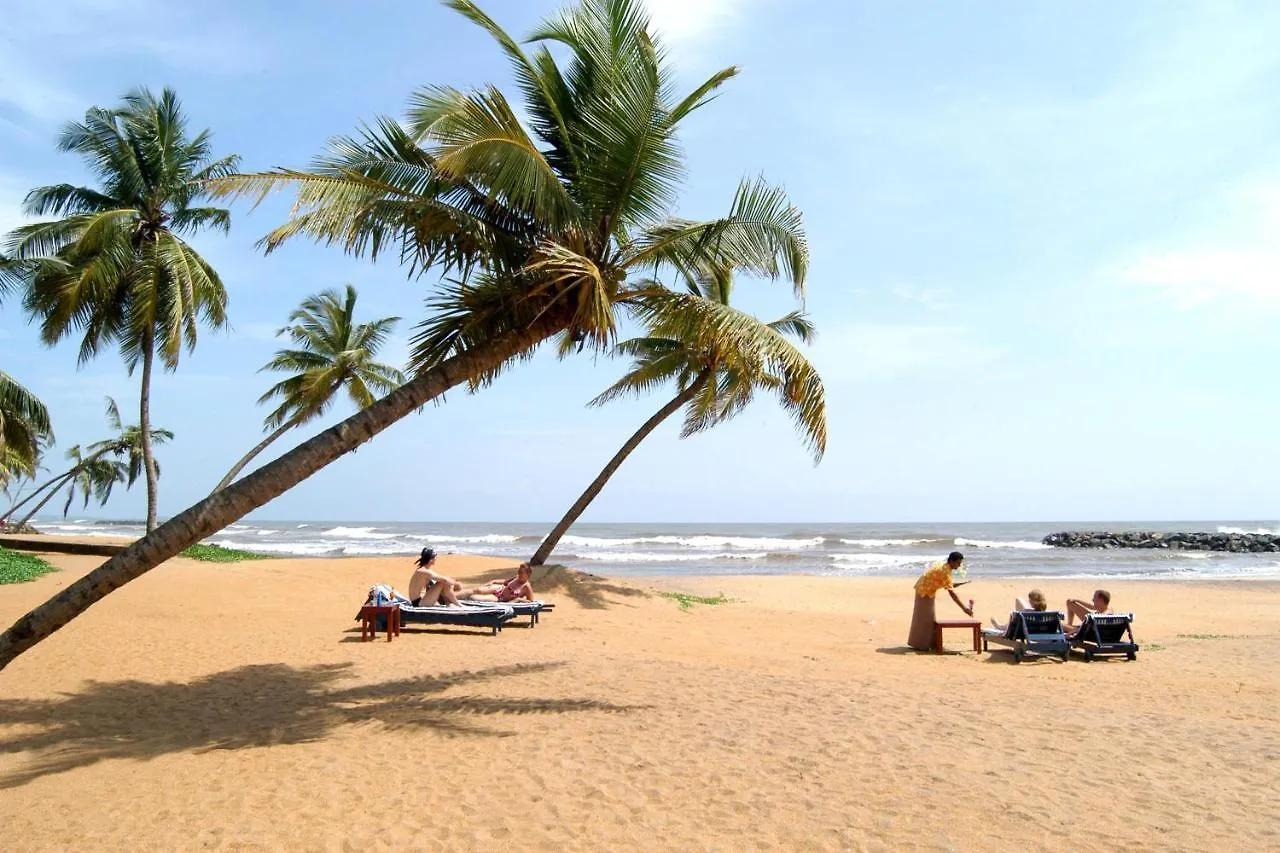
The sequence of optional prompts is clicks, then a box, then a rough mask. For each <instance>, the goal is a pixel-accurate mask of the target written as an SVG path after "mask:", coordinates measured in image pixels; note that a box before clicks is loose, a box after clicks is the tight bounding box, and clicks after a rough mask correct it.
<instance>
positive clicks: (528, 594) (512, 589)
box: [458, 563, 533, 601]
mask: <svg viewBox="0 0 1280 853" xmlns="http://www.w3.org/2000/svg"><path fill="white" fill-rule="evenodd" d="M532 575H533V569H531V568H529V564H528V563H521V564H520V567H519V568H518V569H516V576H515V577H513V578H511V579H510V580H505V581H489V582H488V583H487V584H484V585H483V586H478V587H476V588H475V589H464V590H462V591H461V592H459V593H458V598H469V599H472V600H474V601H518V600H520V599H524V600H525V601H533V585H532V584H530V583H529V578H530V577H531V576H532Z"/></svg>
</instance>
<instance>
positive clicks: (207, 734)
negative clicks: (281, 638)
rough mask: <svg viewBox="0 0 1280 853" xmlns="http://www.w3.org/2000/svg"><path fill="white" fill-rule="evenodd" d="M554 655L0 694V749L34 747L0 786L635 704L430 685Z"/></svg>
mask: <svg viewBox="0 0 1280 853" xmlns="http://www.w3.org/2000/svg"><path fill="white" fill-rule="evenodd" d="M562 666H564V663H563V662H551V663H532V664H513V665H507V666H496V667H490V668H486V669H480V670H462V671H458V672H451V673H443V674H438V675H423V676H418V677H416V678H406V679H399V680H395V681H384V682H381V683H378V684H363V685H357V686H353V687H346V688H343V687H338V686H337V682H338V681H340V680H342V679H344V678H345V677H347V676H348V675H349V674H350V668H351V665H350V664H345V663H343V664H321V665H318V666H310V667H303V668H296V667H291V666H287V665H285V664H263V665H257V666H243V667H239V668H236V669H231V670H226V671H224V672H218V673H214V674H212V675H208V676H205V677H203V678H199V679H196V680H195V681H192V682H190V683H187V684H182V683H178V682H162V683H153V682H146V681H114V682H92V681H91V682H88V683H87V684H86V685H85V687H84V688H83V689H81V690H79V691H77V692H75V693H70V694H65V695H64V696H63V697H61V698H57V699H5V700H0V725H4V726H20V727H21V729H22V730H23V733H21V734H17V735H15V736H11V737H5V738H4V739H3V740H0V752H3V753H20V752H30V753H34V755H33V756H32V758H31V760H30V762H29V763H27V764H26V765H25V766H23V767H19V768H17V769H15V770H13V771H11V772H9V773H8V774H6V775H4V776H0V788H15V787H18V786H21V785H24V784H26V783H28V782H31V781H34V780H35V779H39V778H41V777H43V776H48V775H51V774H56V773H62V772H65V771H67V770H73V769H75V768H77V767H86V766H89V765H91V764H95V763H97V762H99V761H107V760H111V759H125V758H129V759H135V760H147V759H151V758H156V757H159V756H162V755H167V754H170V753H175V752H197V753H200V752H206V751H208V750H213V749H250V748H254V747H264V746H274V745H277V744H303V743H311V742H314V741H319V740H322V739H323V738H325V737H326V736H327V735H328V734H330V733H331V732H332V731H334V730H335V729H337V728H339V727H341V726H349V725H359V724H361V723H370V722H376V723H380V724H381V725H382V726H384V727H386V728H388V729H391V730H405V731H409V730H419V731H420V730H424V729H427V730H432V731H435V732H439V733H443V734H445V735H447V736H481V737H508V736H512V735H515V734H516V732H514V731H511V730H506V729H497V728H492V727H488V726H484V725H480V724H478V723H477V722H476V720H478V718H481V717H485V716H492V715H506V714H516V715H521V714H564V713H569V712H574V711H603V712H611V713H621V712H626V711H631V710H637V709H640V708H641V707H643V706H635V705H614V704H611V703H608V702H600V701H596V700H593V699H570V698H537V699H503V698H493V697H484V696H467V695H461V696H442V695H440V694H442V693H444V692H445V691H446V690H449V689H450V688H466V687H471V686H474V685H479V684H481V683H484V682H490V681H494V680H496V679H503V678H515V677H519V676H523V675H531V674H536V673H539V672H543V671H546V670H550V669H555V668H558V667H562Z"/></svg>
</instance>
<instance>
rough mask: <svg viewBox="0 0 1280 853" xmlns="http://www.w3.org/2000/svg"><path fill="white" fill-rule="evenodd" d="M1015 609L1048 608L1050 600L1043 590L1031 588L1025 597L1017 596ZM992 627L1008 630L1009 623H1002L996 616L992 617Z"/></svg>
mask: <svg viewBox="0 0 1280 853" xmlns="http://www.w3.org/2000/svg"><path fill="white" fill-rule="evenodd" d="M1013 609H1014V610H1048V609H1049V601H1048V599H1046V598H1045V597H1044V593H1043V592H1041V591H1040V590H1038V589H1033V590H1031V592H1029V593H1027V597H1026V598H1025V599H1022V598H1015V599H1014V600H1013ZM991 627H993V628H995V629H996V630H997V631H1006V630H1008V628H1009V626H1008V625H1007V624H1001V623H1000V622H997V621H996V617H994V616H992V617H991Z"/></svg>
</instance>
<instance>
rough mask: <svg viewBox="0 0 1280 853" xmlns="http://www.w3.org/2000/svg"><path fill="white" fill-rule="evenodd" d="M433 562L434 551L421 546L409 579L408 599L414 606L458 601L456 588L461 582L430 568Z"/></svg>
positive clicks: (460, 587) (458, 588)
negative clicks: (415, 565) (420, 551)
mask: <svg viewBox="0 0 1280 853" xmlns="http://www.w3.org/2000/svg"><path fill="white" fill-rule="evenodd" d="M435 562H436V552H435V551H433V550H431V549H430V548H423V549H422V553H421V554H419V555H418V562H417V568H416V569H414V571H413V577H412V578H410V579H409V600H410V601H411V602H413V606H414V607H425V606H427V605H429V604H457V603H458V590H460V589H462V584H460V583H458V582H457V581H455V580H454V579H453V578H450V577H445V576H444V575H442V574H440V573H439V572H437V571H435V570H434V569H432V568H431V567H432V566H433V565H435Z"/></svg>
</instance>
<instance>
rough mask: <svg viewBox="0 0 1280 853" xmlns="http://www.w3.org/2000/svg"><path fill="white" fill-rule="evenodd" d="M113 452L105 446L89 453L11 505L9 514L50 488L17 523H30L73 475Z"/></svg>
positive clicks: (19, 524)
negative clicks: (69, 468)
mask: <svg viewBox="0 0 1280 853" xmlns="http://www.w3.org/2000/svg"><path fill="white" fill-rule="evenodd" d="M112 452H113V450H112V448H109V447H108V448H103V449H102V450H99V451H98V452H97V453H91V454H89V455H88V456H86V457H85V458H84V459H81V460H80V462H79V464H77V465H75V466H73V467H72V468H71V470H70V471H67V472H65V473H62V474H59V475H58V476H56V477H53V478H51V479H50V480H49V481H48V482H47V483H45V484H44V485H43V486H41V487H40V488H38V489H36V490H35V491H34V492H32V493H31V494H29V495H27V497H26V498H25V499H23V501H22V503H19V504H15V505H14V506H12V507H10V509H9V513H8V515H9V516H12V515H13V513H14V512H15V511H16V510H17V509H18V507H20V506H22V505H23V504H25V503H26V502H27V501H29V500H31V499H32V498H34V497H35V496H36V495H38V494H40V492H42V491H44V490H45V489H49V492H48V494H46V495H45V496H44V498H43V499H42V500H41V501H40V503H38V504H36V505H35V508H34V509H32V510H31V511H30V512H28V513H27V514H26V515H25V516H24V517H23V518H22V519H21V520H20V521H19V522H18V525H17V526H18V527H22V526H23V525H25V524H28V523H29V522H30V521H31V519H33V518H35V517H36V514H37V513H38V512H40V510H42V509H44V505H45V504H47V503H48V502H49V501H51V500H52V499H53V496H54V495H56V494H57V493H58V492H60V491H62V487H63V486H65V485H66V484H67V483H69V482H70V481H71V479H72V478H73V477H75V475H76V474H79V473H80V472H81V471H82V470H84V469H85V468H86V467H87V466H89V465H91V464H93V463H94V462H97V461H98V460H99V459H100V458H102V457H103V456H105V455H106V454H108V453H112ZM50 487H52V488H50Z"/></svg>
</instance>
